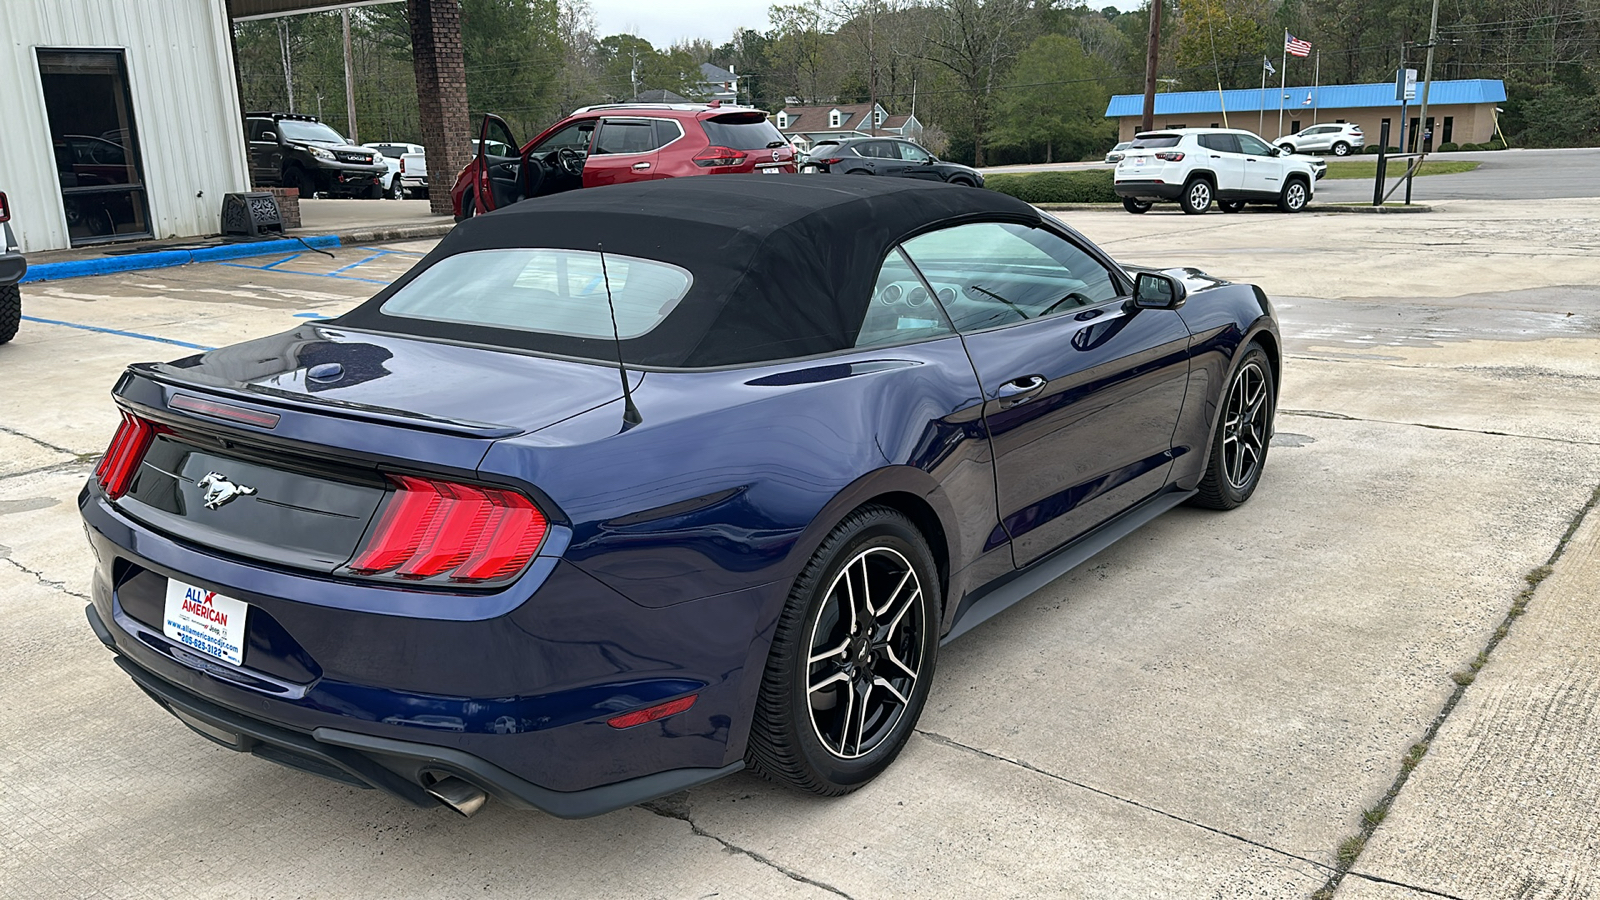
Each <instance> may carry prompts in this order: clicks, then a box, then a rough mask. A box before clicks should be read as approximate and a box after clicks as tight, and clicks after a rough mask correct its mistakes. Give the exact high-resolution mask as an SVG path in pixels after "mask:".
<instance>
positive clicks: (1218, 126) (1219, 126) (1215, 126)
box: [1208, 122, 1222, 128]
mask: <svg viewBox="0 0 1600 900" xmlns="http://www.w3.org/2000/svg"><path fill="white" fill-rule="evenodd" d="M1208 127H1210V128H1221V127H1222V126H1221V125H1218V124H1217V123H1215V122H1212V123H1211V124H1210V125H1209V126H1208Z"/></svg>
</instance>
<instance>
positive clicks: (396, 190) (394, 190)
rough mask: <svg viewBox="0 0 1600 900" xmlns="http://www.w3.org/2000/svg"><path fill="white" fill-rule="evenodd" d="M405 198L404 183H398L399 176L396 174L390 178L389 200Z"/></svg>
mask: <svg viewBox="0 0 1600 900" xmlns="http://www.w3.org/2000/svg"><path fill="white" fill-rule="evenodd" d="M405 198H406V188H405V185H403V184H401V183H400V176H399V175H396V176H395V177H394V178H393V180H391V181H390V182H389V199H390V200H404V199H405Z"/></svg>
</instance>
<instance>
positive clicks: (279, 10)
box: [228, 0, 405, 22]
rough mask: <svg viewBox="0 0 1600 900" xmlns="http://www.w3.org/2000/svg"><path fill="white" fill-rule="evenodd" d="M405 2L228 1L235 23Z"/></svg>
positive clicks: (396, 0)
mask: <svg viewBox="0 0 1600 900" xmlns="http://www.w3.org/2000/svg"><path fill="white" fill-rule="evenodd" d="M403 2H405V0H343V2H338V0H228V16H229V17H230V18H232V19H233V20H234V21H235V22H247V21H250V20H252V19H276V18H278V17H279V16H298V15H300V14H301V13H314V12H327V11H329V10H334V9H349V8H351V7H355V6H377V5H379V4H381V3H403Z"/></svg>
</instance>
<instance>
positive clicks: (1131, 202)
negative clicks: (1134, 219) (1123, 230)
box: [1122, 197, 1150, 215]
mask: <svg viewBox="0 0 1600 900" xmlns="http://www.w3.org/2000/svg"><path fill="white" fill-rule="evenodd" d="M1122 208H1123V209H1125V210H1127V211H1128V212H1131V213H1133V214H1134V215H1142V214H1144V213H1147V212H1149V211H1150V201H1148V200H1135V199H1133V198H1132V197H1123V198H1122Z"/></svg>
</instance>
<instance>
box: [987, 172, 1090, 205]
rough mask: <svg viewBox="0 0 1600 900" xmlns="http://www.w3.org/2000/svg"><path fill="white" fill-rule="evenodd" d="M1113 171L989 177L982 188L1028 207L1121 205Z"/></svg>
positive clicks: (1035, 173) (1032, 173)
mask: <svg viewBox="0 0 1600 900" xmlns="http://www.w3.org/2000/svg"><path fill="white" fill-rule="evenodd" d="M1113 175H1114V173H1113V172H1112V170H1110V169H1089V170H1086V171H1081V172H1030V173H1028V174H1025V175H990V176H988V177H987V178H985V179H984V182H983V186H984V187H986V188H988V189H989V190H991V191H998V192H999V193H1002V194H1009V195H1010V196H1012V197H1015V198H1017V199H1018V200H1022V201H1024V202H1027V203H1120V202H1121V200H1122V198H1120V197H1118V196H1117V192H1116V191H1115V190H1114V189H1113V188H1112V184H1113V181H1112V177H1113Z"/></svg>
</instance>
